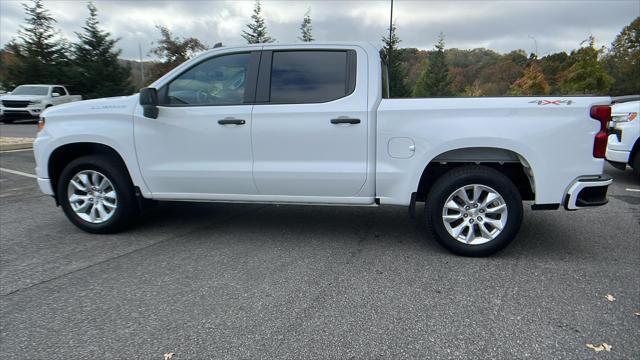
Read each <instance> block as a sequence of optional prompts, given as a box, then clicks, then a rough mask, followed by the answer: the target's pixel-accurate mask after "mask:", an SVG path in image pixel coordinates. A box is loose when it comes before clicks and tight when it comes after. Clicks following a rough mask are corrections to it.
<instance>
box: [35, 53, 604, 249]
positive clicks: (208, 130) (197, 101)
mask: <svg viewBox="0 0 640 360" xmlns="http://www.w3.org/2000/svg"><path fill="white" fill-rule="evenodd" d="M386 79H387V73H386V69H385V65H384V63H383V62H381V60H380V56H379V52H378V50H377V49H376V48H375V47H374V46H372V45H371V44H366V43H349V44H345V43H326V44H312V45H301V44H296V45H271V44H269V45H267V44H264V45H255V46H245V47H225V48H218V49H215V50H212V51H209V52H206V53H203V54H201V55H200V56H198V57H196V58H194V59H192V60H190V61H187V62H186V63H184V64H182V65H181V66H179V67H177V68H176V69H174V70H172V71H171V72H169V73H168V74H166V75H165V76H163V77H162V78H160V79H159V80H157V81H156V82H155V83H153V84H152V85H151V86H150V87H148V88H145V89H142V90H141V91H140V94H136V95H133V96H128V97H120V98H109V99H98V100H90V101H83V102H79V103H75V104H67V105H61V106H56V107H54V108H51V109H48V110H46V111H45V112H44V114H43V116H42V118H41V123H40V127H41V130H40V132H39V134H38V137H37V139H36V141H35V145H34V151H35V157H36V162H37V168H36V173H37V176H38V180H37V181H38V184H39V186H40V188H41V190H42V191H43V192H44V193H46V194H49V195H52V196H53V197H54V198H55V199H56V201H57V203H58V204H59V205H61V206H62V209H63V210H64V212H65V214H66V215H67V217H68V218H69V220H70V221H71V222H72V223H74V224H75V225H76V226H78V227H79V228H81V229H83V230H85V231H88V232H92V233H106V232H114V231H118V230H121V229H123V228H124V227H125V226H127V225H129V224H130V223H131V222H132V220H133V219H134V218H135V215H136V214H137V213H138V212H139V210H140V209H141V207H142V205H143V204H144V203H146V202H147V199H150V200H184V201H217V202H247V203H279V204H282V203H287V204H323V205H332V204H340V205H360V206H378V205H386V204H391V205H402V206H407V207H408V208H409V212H410V213H411V214H413V213H414V208H415V204H416V202H425V203H426V213H425V216H426V218H425V221H426V222H427V224H429V226H430V228H431V229H432V230H433V234H434V236H435V238H436V239H437V240H438V241H439V242H440V243H441V244H442V245H444V246H445V247H446V248H448V249H449V250H451V251H453V252H455V253H457V254H462V255H467V256H485V255H489V254H492V253H494V252H496V251H498V250H500V249H502V248H503V247H505V246H506V245H507V244H508V243H509V242H510V241H511V240H512V239H513V238H514V237H515V236H516V233H517V232H518V229H519V227H520V224H521V222H522V216H523V205H522V202H523V200H526V201H531V202H533V203H532V206H533V208H534V209H539V210H548V209H557V208H559V207H560V206H563V207H565V208H566V209H568V210H575V209H579V208H583V207H591V206H598V205H603V204H605V203H606V202H607V195H606V193H607V188H608V186H609V184H611V179H610V178H609V177H607V176H604V175H602V171H603V165H604V154H605V150H606V146H607V122H608V121H609V120H610V114H611V109H610V107H609V104H610V101H611V99H610V98H609V97H564V96H560V97H544V98H533V97H506V98H434V99H389V98H388V96H387V92H388V90H387V89H388V88H387V86H388V85H387V81H386Z"/></svg>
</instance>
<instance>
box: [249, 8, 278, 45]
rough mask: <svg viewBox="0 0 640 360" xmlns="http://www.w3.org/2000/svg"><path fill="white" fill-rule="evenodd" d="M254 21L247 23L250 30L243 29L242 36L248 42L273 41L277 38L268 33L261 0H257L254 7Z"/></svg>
mask: <svg viewBox="0 0 640 360" xmlns="http://www.w3.org/2000/svg"><path fill="white" fill-rule="evenodd" d="M251 20H252V21H253V23H250V24H247V28H249V31H244V30H243V31H242V37H243V38H244V39H245V40H247V43H248V44H261V43H272V42H274V41H275V39H273V38H271V37H269V35H268V33H267V25H265V23H264V18H263V17H262V7H261V6H260V0H256V3H255V6H254V7H253V15H251Z"/></svg>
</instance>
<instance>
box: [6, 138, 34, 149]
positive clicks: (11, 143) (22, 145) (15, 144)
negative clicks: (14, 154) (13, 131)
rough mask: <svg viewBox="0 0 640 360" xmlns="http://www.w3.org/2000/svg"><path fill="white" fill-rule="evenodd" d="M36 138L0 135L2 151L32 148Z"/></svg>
mask: <svg viewBox="0 0 640 360" xmlns="http://www.w3.org/2000/svg"><path fill="white" fill-rule="evenodd" d="M35 140H36V139H34V138H24V137H10V136H0V151H10V150H24V149H31V148H33V142H34V141H35Z"/></svg>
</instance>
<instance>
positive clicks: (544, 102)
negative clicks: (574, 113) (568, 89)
mask: <svg viewBox="0 0 640 360" xmlns="http://www.w3.org/2000/svg"><path fill="white" fill-rule="evenodd" d="M529 104H538V105H562V104H565V105H571V104H573V100H532V101H529Z"/></svg>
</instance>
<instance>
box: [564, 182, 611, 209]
mask: <svg viewBox="0 0 640 360" xmlns="http://www.w3.org/2000/svg"><path fill="white" fill-rule="evenodd" d="M612 182H613V179H612V178H611V177H610V176H608V175H600V176H599V177H595V178H587V179H577V180H576V181H574V182H573V184H571V186H570V187H569V190H568V191H567V195H566V197H565V201H564V207H565V209H567V210H578V209H582V208H587V207H594V206H602V205H604V204H606V203H608V202H609V199H607V190H608V189H609V185H611V183H612Z"/></svg>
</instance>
